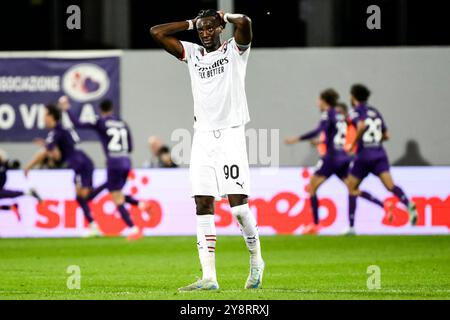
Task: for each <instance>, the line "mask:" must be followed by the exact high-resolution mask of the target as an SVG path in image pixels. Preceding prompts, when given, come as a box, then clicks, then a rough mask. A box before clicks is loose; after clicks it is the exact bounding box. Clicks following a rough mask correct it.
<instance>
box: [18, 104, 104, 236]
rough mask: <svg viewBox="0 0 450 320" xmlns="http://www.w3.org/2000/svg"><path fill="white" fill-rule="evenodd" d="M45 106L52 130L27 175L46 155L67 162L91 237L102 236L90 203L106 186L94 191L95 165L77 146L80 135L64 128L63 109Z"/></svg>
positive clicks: (26, 173) (26, 168)
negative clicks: (62, 121)
mask: <svg viewBox="0 0 450 320" xmlns="http://www.w3.org/2000/svg"><path fill="white" fill-rule="evenodd" d="M45 108H46V113H45V126H46V128H47V129H50V132H49V133H48V135H47V138H46V140H45V148H43V149H42V150H40V151H39V152H38V153H37V154H36V155H35V156H34V157H33V158H32V160H31V161H30V162H29V163H28V164H27V166H26V167H25V176H28V173H29V171H30V170H31V169H32V168H33V167H35V166H36V165H39V164H41V163H42V162H44V161H45V159H46V158H47V157H49V158H51V159H53V160H54V161H62V162H64V163H66V164H67V167H68V168H70V169H72V170H73V171H74V172H75V180H74V182H75V188H76V199H77V202H78V204H79V205H80V207H81V209H82V211H83V214H84V217H85V218H86V220H87V221H88V222H89V229H90V233H89V236H100V235H101V232H100V229H99V227H98V225H97V223H96V222H95V221H94V218H93V217H92V214H91V210H90V208H89V204H88V203H89V201H90V200H92V199H93V198H94V197H95V196H96V195H97V194H98V193H100V192H101V191H102V190H103V189H104V188H105V185H101V186H99V187H98V188H96V189H94V190H93V188H92V174H93V172H94V164H93V163H92V160H91V159H90V158H89V157H88V156H87V155H86V154H85V153H84V152H83V151H81V150H78V149H77V148H76V144H77V142H78V140H79V138H78V135H77V134H76V132H75V131H73V130H67V129H65V128H64V127H63V125H62V123H61V116H62V115H61V110H59V109H58V107H56V106H54V105H51V104H50V105H47V106H46V107H45Z"/></svg>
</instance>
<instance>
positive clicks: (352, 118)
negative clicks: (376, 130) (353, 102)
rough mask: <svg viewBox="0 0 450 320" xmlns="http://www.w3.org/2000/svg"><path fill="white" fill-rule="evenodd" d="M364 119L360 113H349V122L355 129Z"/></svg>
mask: <svg viewBox="0 0 450 320" xmlns="http://www.w3.org/2000/svg"><path fill="white" fill-rule="evenodd" d="M364 120H365V118H363V117H362V115H361V111H354V110H352V111H351V112H350V122H351V123H352V124H353V125H354V126H355V128H356V127H357V126H358V122H359V121H364Z"/></svg>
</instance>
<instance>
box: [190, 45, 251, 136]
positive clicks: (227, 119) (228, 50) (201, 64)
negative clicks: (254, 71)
mask: <svg viewBox="0 0 450 320" xmlns="http://www.w3.org/2000/svg"><path fill="white" fill-rule="evenodd" d="M181 43H182V44H183V48H184V52H183V58H182V61H184V62H187V64H188V67H189V74H190V76H191V86H192V95H193V97H194V128H195V129H197V130H201V131H210V130H219V129H224V128H230V127H235V126H240V125H245V124H246V123H247V122H249V121H250V116H249V114H248V106H247V97H246V95H245V74H246V69H247V61H248V56H249V54H250V47H249V48H248V49H247V50H245V51H242V50H241V49H239V47H238V46H237V44H236V42H235V40H234V38H231V39H230V40H228V41H226V42H224V43H223V44H222V46H221V47H220V48H219V49H217V50H216V51H213V52H209V53H208V52H207V51H206V49H205V48H203V47H202V46H199V45H197V44H195V43H191V42H185V41H181Z"/></svg>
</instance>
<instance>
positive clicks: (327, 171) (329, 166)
mask: <svg viewBox="0 0 450 320" xmlns="http://www.w3.org/2000/svg"><path fill="white" fill-rule="evenodd" d="M350 161H351V160H350V157H329V156H325V157H323V158H321V159H320V160H319V162H318V163H317V165H316V171H315V172H314V174H315V175H316V176H323V177H327V178H329V177H331V176H332V175H333V174H335V175H336V176H338V177H339V178H340V179H344V178H345V177H347V175H348V168H349V166H350Z"/></svg>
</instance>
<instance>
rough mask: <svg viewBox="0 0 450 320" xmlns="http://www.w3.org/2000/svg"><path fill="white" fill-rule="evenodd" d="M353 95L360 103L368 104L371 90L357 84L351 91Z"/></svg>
mask: <svg viewBox="0 0 450 320" xmlns="http://www.w3.org/2000/svg"><path fill="white" fill-rule="evenodd" d="M350 93H351V95H352V96H353V97H354V98H355V99H356V100H358V101H360V102H366V101H367V100H369V97H370V93H371V92H370V90H369V88H367V87H366V86H365V85H363V84H360V83H357V84H354V85H352V87H351V89H350Z"/></svg>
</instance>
